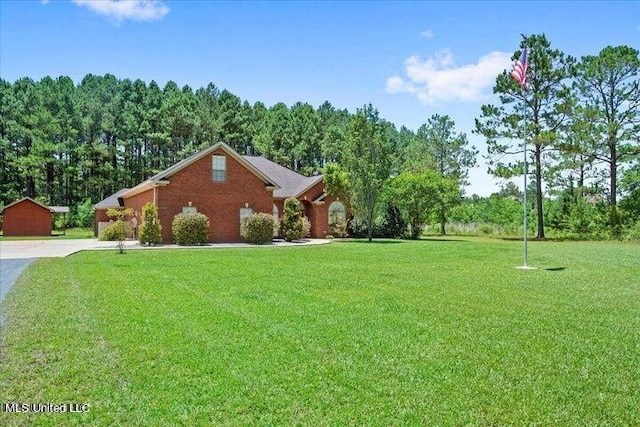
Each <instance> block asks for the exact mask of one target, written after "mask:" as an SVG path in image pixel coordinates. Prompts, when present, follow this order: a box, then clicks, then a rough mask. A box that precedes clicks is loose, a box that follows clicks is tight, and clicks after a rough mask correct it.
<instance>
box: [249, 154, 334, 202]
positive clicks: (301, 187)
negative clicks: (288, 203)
mask: <svg viewBox="0 0 640 427" xmlns="http://www.w3.org/2000/svg"><path fill="white" fill-rule="evenodd" d="M242 157H243V158H244V159H245V160H246V161H248V162H249V163H251V164H252V165H253V166H254V167H255V168H256V169H258V170H260V171H262V173H264V174H265V175H267V176H268V177H269V178H271V179H272V180H273V181H274V182H275V183H276V184H278V186H280V188H277V189H275V190H274V192H273V197H296V196H298V195H300V193H303V192H304V191H305V190H307V189H309V188H310V187H311V186H313V185H314V184H316V183H318V182H319V181H322V175H316V176H311V177H306V176H304V175H300V174H299V173H297V172H294V171H292V170H291V169H287V168H285V167H284V166H280V165H279V164H277V163H275V162H272V161H271V160H269V159H266V158H264V157H262V156H242Z"/></svg>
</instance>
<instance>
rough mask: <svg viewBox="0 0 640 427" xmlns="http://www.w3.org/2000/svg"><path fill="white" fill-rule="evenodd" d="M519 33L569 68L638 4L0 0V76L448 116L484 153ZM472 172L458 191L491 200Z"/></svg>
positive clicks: (634, 35)
mask: <svg viewBox="0 0 640 427" xmlns="http://www.w3.org/2000/svg"><path fill="white" fill-rule="evenodd" d="M521 33H525V34H541V33H545V34H546V35H547V38H548V39H549V41H550V42H551V44H552V47H554V48H558V49H560V50H562V51H564V52H565V53H567V54H570V55H573V56H577V57H580V56H582V55H588V54H589V55H596V54H598V52H599V51H600V50H601V49H602V48H604V47H606V46H608V45H613V46H616V45H622V44H624V45H629V46H633V47H635V48H636V49H637V48H640V2H632V1H624V2H623V1H621V2H616V1H602V2H600V1H587V2H580V1H548V2H545V1H536V2H515V1H511V2H506V1H505V2H499V1H492V2H484V1H474V2H463V1H449V2H427V1H425V2H402V1H377V2H366V1H353V2H346V1H340V2H339V1H314V2H312V1H297V2H294V1H286V2H285V1H273V2H248V1H227V2H224V1H216V2H213V1H146V2H145V1H125V2H119V1H109V0H103V1H97V2H93V1H86V0H74V1H55V0H53V1H22V0H20V1H6V0H0V77H1V78H3V79H5V80H8V81H15V80H16V79H18V78H21V77H31V78H33V79H35V80H39V79H40V78H42V77H44V76H47V75H49V76H52V77H57V76H60V75H66V76H69V77H71V78H72V79H73V80H74V82H76V83H79V82H80V80H81V79H82V78H83V77H84V76H85V75H86V74H88V73H93V74H101V75H102V74H106V73H111V74H114V75H115V76H117V77H118V78H130V79H136V78H140V79H142V80H144V81H146V82H147V83H148V82H150V81H151V80H155V81H156V82H157V83H158V84H160V85H161V86H163V85H164V84H165V83H166V82H167V81H169V80H173V81H175V82H176V83H177V84H178V85H179V86H183V85H189V86H191V87H192V88H193V89H196V88H198V87H201V86H206V85H207V84H208V83H209V82H212V83H214V84H215V85H216V86H218V87H219V88H220V89H228V90H229V91H231V92H232V93H234V94H236V95H238V96H239V97H240V98H242V99H243V100H248V101H249V102H250V103H253V102H256V101H262V102H264V103H265V104H266V105H267V106H270V105H273V104H275V103H277V102H284V103H286V104H287V105H292V104H293V103H295V102H297V101H302V102H308V103H310V104H312V105H313V106H314V107H318V106H319V105H320V104H322V103H323V102H324V101H325V100H328V101H329V102H331V104H332V105H333V106H334V107H336V108H346V109H348V110H349V111H351V112H355V110H356V109H357V108H359V107H362V106H363V105H364V104H366V103H372V104H373V105H374V106H375V107H376V108H378V110H379V111H380V115H381V116H382V117H383V118H385V119H387V120H389V121H391V122H393V123H395V124H396V126H397V127H398V128H399V127H400V126H402V125H404V126H407V127H408V128H410V129H413V130H416V129H417V128H418V127H419V126H420V125H421V124H423V123H425V122H426V121H427V120H428V118H429V117H431V116H432V115H433V114H436V113H438V114H441V115H445V114H446V115H449V116H450V117H451V118H452V119H453V120H454V121H455V123H456V130H457V131H458V132H465V133H467V136H468V137H469V140H470V141H471V142H472V143H473V144H474V145H475V146H476V147H477V148H478V149H479V150H480V153H481V154H484V153H485V151H486V148H485V145H484V141H483V140H482V138H480V137H478V136H475V135H472V134H471V131H472V129H473V121H474V118H475V117H477V116H478V115H479V111H480V110H479V109H480V105H481V104H483V103H487V102H492V101H494V98H493V97H492V95H491V92H492V87H493V83H494V81H495V76H496V75H497V74H499V73H500V72H501V71H502V70H504V69H510V68H511V63H512V62H511V60H510V56H511V54H512V53H513V51H514V50H517V49H518V44H519V41H520V39H521V36H520V34H521ZM478 160H479V163H480V164H479V166H478V167H477V168H475V169H474V170H472V171H471V175H470V178H471V186H470V187H469V188H468V189H467V193H469V194H471V193H476V194H480V195H488V194H490V193H491V192H493V191H496V190H497V184H498V183H499V181H497V180H495V179H493V178H492V177H490V176H488V175H487V174H486V166H485V165H484V161H483V159H482V158H481V156H480V157H479V159H478Z"/></svg>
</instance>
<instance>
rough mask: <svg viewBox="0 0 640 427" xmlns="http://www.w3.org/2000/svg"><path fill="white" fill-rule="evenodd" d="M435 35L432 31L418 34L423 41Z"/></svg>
mask: <svg viewBox="0 0 640 427" xmlns="http://www.w3.org/2000/svg"><path fill="white" fill-rule="evenodd" d="M435 35H436V33H434V32H433V30H432V29H428V30H424V31H423V32H421V33H420V37H424V38H425V39H432V38H433V37H435Z"/></svg>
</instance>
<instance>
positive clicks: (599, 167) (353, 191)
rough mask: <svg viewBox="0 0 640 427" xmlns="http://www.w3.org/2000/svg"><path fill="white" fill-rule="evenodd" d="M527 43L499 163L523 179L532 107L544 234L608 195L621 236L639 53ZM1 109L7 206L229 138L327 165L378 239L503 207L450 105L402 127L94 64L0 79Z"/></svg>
mask: <svg viewBox="0 0 640 427" xmlns="http://www.w3.org/2000/svg"><path fill="white" fill-rule="evenodd" d="M525 46H526V47H527V48H528V50H529V72H528V83H527V85H528V87H527V90H525V91H523V90H521V89H520V87H519V85H518V84H517V83H516V82H514V81H513V80H512V79H511V78H510V77H509V71H510V70H505V71H504V72H503V73H502V74H501V75H499V76H498V77H497V78H496V82H495V86H494V88H493V90H494V93H496V94H497V95H498V99H499V103H497V104H495V105H494V104H486V105H483V106H482V108H481V110H480V111H479V116H478V117H477V119H476V127H475V130H474V132H475V133H477V134H478V135H480V136H482V137H483V138H484V139H485V140H486V142H487V147H488V149H487V152H486V153H482V155H483V156H484V157H485V158H486V159H487V161H488V164H489V172H490V173H491V174H493V175H494V176H496V177H499V178H505V179H509V178H512V177H515V176H518V175H520V176H521V175H522V173H523V164H524V163H523V161H522V156H523V154H524V153H523V149H524V147H523V144H522V141H523V138H524V136H525V127H524V125H525V123H524V122H525V117H526V137H527V142H528V152H527V154H526V156H527V159H528V161H529V164H530V165H531V169H530V173H531V183H532V185H531V188H528V189H527V191H528V192H531V195H532V197H531V198H530V200H531V201H532V204H531V216H532V218H533V219H534V220H535V222H534V224H535V230H534V232H535V233H536V236H537V237H539V238H544V237H545V225H547V226H552V227H553V228H554V229H559V228H561V227H562V226H563V224H564V226H566V224H567V221H565V220H561V219H558V218H559V217H558V214H553V215H551V216H550V213H549V212H545V208H547V209H549V208H548V206H550V204H552V203H557V202H558V201H559V200H563V201H564V202H563V203H564V205H563V208H562V209H563V210H564V214H563V215H565V216H566V217H571V215H572V213H571V212H572V211H573V210H575V211H576V212H586V211H588V209H586V208H585V203H586V206H587V207H589V206H594V205H596V204H598V203H599V204H600V206H604V207H603V208H602V207H601V208H599V209H600V211H602V210H604V212H605V213H604V216H605V217H606V218H605V219H604V223H605V226H606V227H607V229H608V230H609V231H610V232H611V234H619V233H620V232H621V230H622V229H624V227H629V226H633V225H634V224H635V223H636V222H637V221H638V216H640V145H639V143H638V136H639V135H640V115H639V114H638V105H639V104H640V87H639V85H640V83H639V77H638V76H639V75H640V60H639V57H638V51H637V50H635V49H633V48H631V47H628V46H618V47H611V46H609V47H606V48H604V49H603V50H602V51H601V52H600V53H599V54H598V55H589V56H584V57H582V58H580V59H576V58H573V57H572V56H570V55H566V54H565V53H564V52H561V51H559V50H558V49H554V48H552V47H551V44H550V42H549V41H548V40H547V39H546V37H545V36H544V35H533V36H530V37H528V38H526V39H525V40H523V41H522V45H521V48H524V47H525ZM519 54H520V52H515V53H514V59H515V58H517V57H519ZM0 111H1V112H2V114H1V117H0V203H2V204H4V205H6V204H8V203H11V202H13V201H15V200H18V199H19V198H21V197H23V196H29V197H33V198H38V199H39V200H41V201H42V202H44V203H47V204H51V205H68V206H71V207H72V210H73V209H74V207H77V206H83V207H84V210H86V207H87V206H88V205H89V204H90V202H88V201H89V200H91V201H92V202H93V203H95V202H97V201H99V200H101V199H103V198H105V197H106V196H108V195H110V194H112V193H114V192H115V191H117V190H119V189H121V188H124V187H131V186H133V185H136V184H137V183H139V182H141V181H143V180H144V179H146V178H148V177H149V176H151V175H153V174H155V173H157V172H159V171H161V170H163V169H166V168H167V167H169V166H171V165H173V164H175V163H176V162H178V161H179V160H181V159H183V158H185V157H187V156H189V155H190V154H192V153H195V152H197V151H199V150H201V149H203V148H205V147H208V146H210V145H211V144H212V143H213V142H215V141H224V142H225V143H227V144H229V145H230V146H231V147H233V148H234V149H235V150H236V151H238V152H239V153H241V154H254V155H262V156H265V157H267V158H269V159H271V160H273V161H275V162H277V163H279V164H281V165H283V166H286V167H289V168H291V169H293V170H296V171H298V172H300V173H302V174H304V175H313V174H317V173H325V175H326V179H327V183H328V186H329V189H330V191H332V192H333V193H334V194H336V195H339V196H341V199H342V200H344V201H345V202H346V204H347V205H348V206H349V209H350V211H351V212H352V214H353V216H354V221H355V223H359V224H360V225H362V227H361V228H362V229H365V230H367V232H366V233H365V235H368V236H369V237H372V236H373V235H374V234H375V233H374V232H373V230H374V229H375V226H376V224H378V225H379V224H381V223H383V222H384V223H386V224H389V223H392V222H393V223H396V224H398V221H401V222H403V225H404V226H405V228H408V230H409V232H410V234H411V235H413V236H417V235H419V234H420V233H421V231H422V229H424V227H425V224H427V223H436V224H439V230H438V231H439V232H440V233H442V234H444V233H445V232H446V229H445V224H447V223H448V222H450V221H451V220H452V218H453V219H455V220H456V221H459V220H461V219H463V220H464V218H469V215H465V214H460V212H464V209H462V206H466V207H467V208H468V207H469V206H470V205H473V206H476V207H477V206H485V208H486V209H492V208H490V207H487V205H486V203H476V202H477V200H475V201H474V199H473V198H465V197H464V193H463V188H464V185H465V184H466V183H467V179H468V170H469V168H471V167H473V166H474V165H475V164H476V161H477V156H478V155H480V153H479V152H478V150H477V149H476V148H475V147H472V146H470V145H469V143H468V139H467V135H466V134H464V133H458V132H456V131H455V123H454V122H453V121H452V120H451V119H450V118H449V117H448V116H447V115H441V114H434V115H433V116H431V117H430V118H428V119H427V121H426V122H425V123H424V124H423V125H422V126H420V127H419V128H418V129H417V130H415V131H414V130H410V129H408V128H406V127H400V128H399V129H398V128H397V127H396V126H395V125H394V124H393V123H390V122H388V121H387V120H385V119H384V118H381V117H380V116H379V113H378V111H377V109H376V108H375V107H374V106H372V105H364V106H363V107H362V108H361V109H358V110H357V111H356V112H355V113H351V112H349V111H347V110H346V109H339V108H336V107H334V106H333V105H331V103H330V102H329V101H326V102H324V103H323V104H322V105H320V106H317V107H314V106H312V105H310V104H308V103H303V102H297V103H295V104H294V105H292V106H287V105H285V104H284V103H277V104H275V105H273V106H269V107H267V106H266V105H264V104H263V103H261V102H256V103H254V104H250V103H249V102H248V101H243V100H242V99H240V98H239V97H238V96H236V95H234V94H232V93H231V92H229V91H228V90H226V89H225V90H220V89H219V88H218V87H216V86H215V85H214V84H213V83H210V84H209V85H207V86H206V87H201V88H197V89H196V90H193V89H192V88H191V87H189V86H183V87H182V88H180V87H178V85H177V84H176V83H175V82H173V81H169V82H168V83H167V84H165V85H164V87H160V86H159V85H158V84H157V83H156V82H154V81H151V82H149V83H146V82H144V81H142V80H139V79H138V80H135V81H132V80H130V79H126V78H125V79H119V78H117V77H115V76H113V75H110V74H106V75H104V76H98V75H92V74H89V75H87V76H85V77H84V78H83V79H82V81H81V82H80V83H78V84H75V83H74V82H73V81H72V80H71V79H70V78H69V77H65V76H62V77H58V78H52V77H45V78H43V79H41V80H40V81H34V80H32V79H30V78H28V77H25V78H21V79H19V80H17V81H15V82H13V83H11V82H8V81H5V80H1V79H0ZM513 187H514V186H513V184H510V183H509V182H508V181H507V182H506V184H505V187H504V188H503V191H501V192H500V193H499V194H497V195H494V196H495V197H494V198H493V199H492V198H487V201H491V200H494V199H496V198H497V199H500V200H504V199H508V198H513V199H514V201H515V203H521V202H520V200H519V197H521V193H519V192H518V191H513V190H514V188H513ZM516 190H517V189H516ZM515 193H519V194H515ZM501 203H502V202H501ZM552 210H553V209H552ZM467 211H468V209H467ZM394 212H395V214H394ZM394 215H395V216H396V218H395V219H394V218H391V217H393V216H394ZM85 216H86V215H85ZM390 216H391V217H390ZM477 216H478V215H476V217H477ZM479 216H480V217H482V216H483V215H479ZM485 216H486V217H489V216H490V215H489V216H487V215H485ZM600 216H602V215H600ZM454 217H455V218H454ZM385 221H386V222H385ZM354 228H356V229H357V228H358V227H357V226H354ZM399 229H402V227H399Z"/></svg>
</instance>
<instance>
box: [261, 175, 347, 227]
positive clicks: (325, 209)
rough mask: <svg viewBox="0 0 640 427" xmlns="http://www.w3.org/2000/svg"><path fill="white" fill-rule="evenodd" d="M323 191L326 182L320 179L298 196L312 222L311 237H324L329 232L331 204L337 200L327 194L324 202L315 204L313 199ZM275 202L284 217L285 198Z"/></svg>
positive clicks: (305, 213) (279, 212)
mask: <svg viewBox="0 0 640 427" xmlns="http://www.w3.org/2000/svg"><path fill="white" fill-rule="evenodd" d="M323 192H324V182H323V181H320V182H318V183H317V184H315V185H314V186H313V187H311V188H309V189H308V190H307V191H305V192H304V193H302V194H301V195H300V196H299V197H298V200H300V201H301V202H302V206H303V207H304V215H305V216H306V217H307V218H308V219H309V222H310V223H311V237H313V238H315V239H324V238H325V237H327V234H329V205H330V204H331V202H333V201H334V200H335V198H334V197H329V196H327V197H325V199H324V201H323V202H320V203H316V204H314V203H313V200H315V199H317V198H318V197H319V196H320V195H322V193H323ZM273 203H274V204H275V205H276V206H277V207H278V214H279V216H280V217H281V218H282V213H283V210H284V199H276V200H274V202H273Z"/></svg>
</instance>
